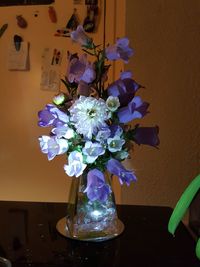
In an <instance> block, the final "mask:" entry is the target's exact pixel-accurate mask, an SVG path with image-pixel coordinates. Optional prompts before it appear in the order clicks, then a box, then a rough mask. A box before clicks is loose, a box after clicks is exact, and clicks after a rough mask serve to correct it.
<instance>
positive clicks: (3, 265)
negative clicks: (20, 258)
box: [0, 257, 12, 267]
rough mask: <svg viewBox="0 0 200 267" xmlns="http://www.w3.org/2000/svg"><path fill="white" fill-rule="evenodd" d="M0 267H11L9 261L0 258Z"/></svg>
mask: <svg viewBox="0 0 200 267" xmlns="http://www.w3.org/2000/svg"><path fill="white" fill-rule="evenodd" d="M0 267H12V265H11V262H10V261H9V260H7V259H5V258H2V257H0Z"/></svg>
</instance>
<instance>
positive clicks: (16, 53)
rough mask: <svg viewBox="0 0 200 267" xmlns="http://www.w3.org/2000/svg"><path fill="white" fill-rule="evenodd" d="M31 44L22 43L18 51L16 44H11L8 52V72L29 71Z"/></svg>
mask: <svg viewBox="0 0 200 267" xmlns="http://www.w3.org/2000/svg"><path fill="white" fill-rule="evenodd" d="M28 59H29V44H28V42H21V43H20V49H19V50H16V47H15V44H14V42H12V43H11V44H10V48H9V50H8V70H28V69H29V62H28Z"/></svg>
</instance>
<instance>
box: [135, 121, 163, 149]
mask: <svg viewBox="0 0 200 267" xmlns="http://www.w3.org/2000/svg"><path fill="white" fill-rule="evenodd" d="M158 133H159V127H158V126H155V127H137V128H136V129H135V132H134V137H133V138H134V141H135V142H136V144H138V145H141V144H143V145H150V146H154V147H157V146H158V145H159V143H160V140H159V138H158Z"/></svg>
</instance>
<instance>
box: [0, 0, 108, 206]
mask: <svg viewBox="0 0 200 267" xmlns="http://www.w3.org/2000/svg"><path fill="white" fill-rule="evenodd" d="M72 3H73V1H72V0H71V1H65V0H57V1H55V5H54V7H55V9H56V11H57V15H58V22H57V24H52V23H51V22H50V20H49V17H48V6H26V7H24V6H23V7H22V6H18V7H2V8H0V25H2V24H4V23H8V24H9V26H8V29H7V31H6V32H5V33H4V35H3V36H2V38H1V39H0V60H1V64H0V77H1V79H0V81H1V83H0V99H1V105H0V118H1V131H0V140H1V148H0V199H1V200H28V201H57V202H66V201H67V199H68V190H69V185H70V178H68V177H67V176H66V174H65V173H64V170H63V165H64V163H65V162H66V160H65V158H64V157H57V158H55V159H54V160H53V161H51V162H48V160H47V157H46V155H44V154H42V153H41V152H40V149H39V144H38V136H39V135H42V134H45V133H48V130H45V129H43V128H39V127H38V126H37V120H38V118H37V113H38V111H39V110H41V109H43V107H44V106H45V105H46V103H49V102H50V101H51V99H52V96H53V95H54V94H55V92H48V91H42V90H40V75H41V55H42V52H43V49H44V47H49V48H54V47H58V48H61V49H63V50H64V52H65V57H64V58H63V63H62V67H61V68H62V73H63V74H65V68H66V52H67V50H72V52H74V51H77V49H78V46H77V45H76V44H73V45H72V43H71V40H70V39H69V38H61V37H54V33H55V31H56V30H57V29H58V28H59V27H64V26H65V25H66V24H67V21H68V20H69V18H70V16H71V14H72V11H73V4H72ZM76 8H77V10H78V14H79V18H80V20H81V21H83V18H84V17H85V16H86V7H85V5H84V1H82V4H81V5H77V6H76ZM100 10H101V14H100V15H101V17H100V18H101V19H100V24H99V28H98V32H97V33H96V34H93V35H92V37H93V38H94V39H95V41H96V43H100V44H101V43H103V14H102V13H103V1H100ZM35 13H38V17H34V14H35ZM20 14H21V15H24V17H25V18H26V19H27V21H28V28H27V29H20V28H19V27H18V26H17V25H16V19H15V16H16V15H20ZM14 34H19V35H21V36H22V37H23V38H24V40H25V41H28V42H30V65H31V68H30V71H28V72H27V71H12V72H11V71H8V70H7V54H8V46H9V43H10V42H12V40H13V36H14ZM111 36H112V34H111Z"/></svg>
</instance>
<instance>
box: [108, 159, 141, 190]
mask: <svg viewBox="0 0 200 267" xmlns="http://www.w3.org/2000/svg"><path fill="white" fill-rule="evenodd" d="M106 167H107V170H108V171H109V172H110V173H111V174H113V175H116V176H117V177H118V178H119V182H120V184H123V183H126V184H127V185H130V183H131V181H136V180H137V178H136V176H135V174H134V173H133V171H130V170H126V169H125V168H124V166H123V165H122V164H121V163H120V162H119V161H118V160H116V159H113V158H111V159H110V160H109V161H108V162H107V166H106Z"/></svg>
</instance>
